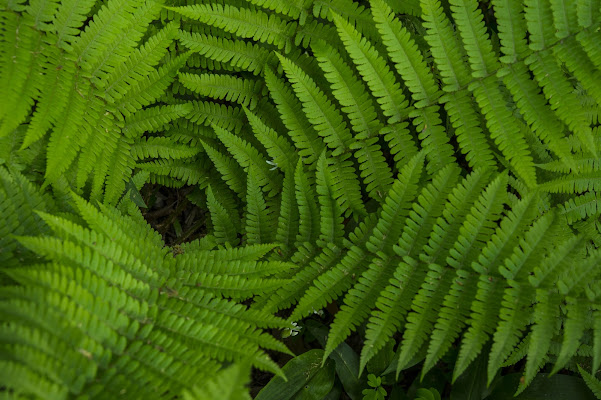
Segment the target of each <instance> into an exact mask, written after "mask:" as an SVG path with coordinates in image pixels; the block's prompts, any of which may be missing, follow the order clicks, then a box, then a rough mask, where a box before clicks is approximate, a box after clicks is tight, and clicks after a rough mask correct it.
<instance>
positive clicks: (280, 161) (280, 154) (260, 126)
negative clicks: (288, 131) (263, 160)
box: [244, 108, 298, 172]
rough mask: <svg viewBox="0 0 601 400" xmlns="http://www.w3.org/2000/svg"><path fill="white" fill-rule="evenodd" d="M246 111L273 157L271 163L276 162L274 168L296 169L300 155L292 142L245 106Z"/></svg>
mask: <svg viewBox="0 0 601 400" xmlns="http://www.w3.org/2000/svg"><path fill="white" fill-rule="evenodd" d="M244 113H245V114H246V117H247V118H248V122H250V126H251V128H252V130H253V132H254V134H255V137H256V138H257V139H258V140H259V142H261V144H262V145H263V146H264V147H265V149H266V150H267V154H269V156H270V157H271V159H272V161H271V163H273V164H274V168H278V169H281V170H282V171H283V172H292V171H294V169H295V168H296V164H297V162H298V156H297V155H296V153H295V151H294V147H293V146H292V145H291V143H290V142H289V141H288V140H287V139H286V138H285V137H283V136H280V135H278V133H277V132H276V131H274V130H273V129H271V128H270V127H269V126H267V125H266V124H265V123H264V122H263V121H261V119H260V118H259V117H257V116H256V115H254V114H253V113H252V112H251V111H250V110H248V109H247V108H244ZM270 169H271V168H270Z"/></svg>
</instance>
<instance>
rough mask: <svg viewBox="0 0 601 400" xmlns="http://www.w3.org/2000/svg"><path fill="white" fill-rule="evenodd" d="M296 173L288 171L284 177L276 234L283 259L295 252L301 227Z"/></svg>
mask: <svg viewBox="0 0 601 400" xmlns="http://www.w3.org/2000/svg"><path fill="white" fill-rule="evenodd" d="M294 171H295V170H289V171H286V173H285V176H284V182H283V184H282V186H283V187H282V196H281V203H280V215H279V216H278V228H277V231H276V234H275V240H276V242H277V243H279V244H280V246H281V250H282V253H283V254H282V256H283V257H286V256H289V255H290V253H291V252H292V251H293V249H294V243H295V241H296V237H297V235H298V233H299V226H300V212H299V207H298V204H297V201H296V186H295V179H294Z"/></svg>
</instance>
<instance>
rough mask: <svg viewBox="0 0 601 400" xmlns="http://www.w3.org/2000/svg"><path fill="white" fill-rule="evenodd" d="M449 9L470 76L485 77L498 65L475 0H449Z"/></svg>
mask: <svg viewBox="0 0 601 400" xmlns="http://www.w3.org/2000/svg"><path fill="white" fill-rule="evenodd" d="M449 3H450V5H451V11H452V13H453V18H454V19H455V23H456V24H457V30H458V31H459V34H460V35H461V38H462V39H463V44H464V47H465V51H466V53H467V55H468V58H469V62H470V66H471V68H472V76H473V77H474V78H485V77H487V76H488V75H490V74H492V73H494V71H496V70H497V68H498V67H499V65H498V62H497V58H496V57H495V54H494V52H493V48H492V43H491V42H490V39H489V36H488V34H487V33H486V27H485V25H484V20H483V17H482V13H481V12H479V9H478V2H477V1H476V0H451V1H450V2H449Z"/></svg>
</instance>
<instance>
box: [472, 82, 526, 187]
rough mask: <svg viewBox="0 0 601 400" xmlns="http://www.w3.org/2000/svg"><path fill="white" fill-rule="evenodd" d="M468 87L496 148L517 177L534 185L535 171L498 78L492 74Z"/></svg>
mask: <svg viewBox="0 0 601 400" xmlns="http://www.w3.org/2000/svg"><path fill="white" fill-rule="evenodd" d="M470 89H471V90H472V91H473V93H474V96H475V97H476V101H477V102H478V105H479V106H480V108H481V109H482V111H483V113H484V114H485V115H486V126H487V127H488V129H489V131H490V136H491V138H492V139H494V141H495V143H496V145H497V146H498V148H499V150H501V152H502V153H503V155H504V156H505V158H506V159H507V160H508V161H509V163H510V164H511V166H512V167H513V168H514V169H515V171H516V173H517V174H518V175H519V176H520V178H522V179H523V180H524V181H525V183H526V184H527V185H528V186H530V187H533V186H535V185H536V172H535V170H534V163H533V160H532V156H531V153H530V150H529V148H528V145H527V143H526V140H525V139H524V137H523V136H522V135H520V134H519V132H520V129H519V126H518V124H517V122H516V120H515V118H514V117H513V116H512V115H511V112H510V110H509V109H508V108H507V107H506V106H505V103H504V101H503V95H502V93H501V89H500V88H499V85H498V81H497V78H496V77H495V76H493V77H490V78H487V79H483V80H482V81H480V82H475V83H474V84H472V86H471V87H470Z"/></svg>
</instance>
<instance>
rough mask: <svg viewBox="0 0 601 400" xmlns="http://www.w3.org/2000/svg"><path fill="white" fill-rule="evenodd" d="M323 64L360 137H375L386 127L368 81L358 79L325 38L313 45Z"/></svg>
mask: <svg viewBox="0 0 601 400" xmlns="http://www.w3.org/2000/svg"><path fill="white" fill-rule="evenodd" d="M311 48H312V49H313V52H314V53H315V58H316V59H317V61H318V62H319V66H320V67H321V69H322V70H323V71H324V75H325V77H326V79H327V80H328V82H329V83H330V85H331V88H332V94H333V95H334V97H336V99H337V100H338V102H339V103H340V104H341V105H342V111H343V112H344V113H345V114H346V115H348V117H349V119H350V122H351V128H352V129H353V131H355V133H356V134H357V135H358V136H357V138H359V137H360V138H372V137H374V136H375V135H376V134H377V132H379V131H380V129H381V128H382V124H381V122H380V121H379V120H378V118H377V114H376V111H375V106H374V104H373V101H372V99H371V98H370V97H369V95H368V94H367V90H366V88H365V85H363V83H362V81H360V80H358V79H357V78H356V77H355V75H354V73H353V71H352V70H351V68H350V67H349V66H348V65H346V63H345V62H344V61H343V59H342V57H341V56H340V54H339V53H338V52H337V51H336V49H334V48H333V47H331V46H329V45H328V44H326V43H325V42H323V41H319V42H313V43H312V45H311Z"/></svg>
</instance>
